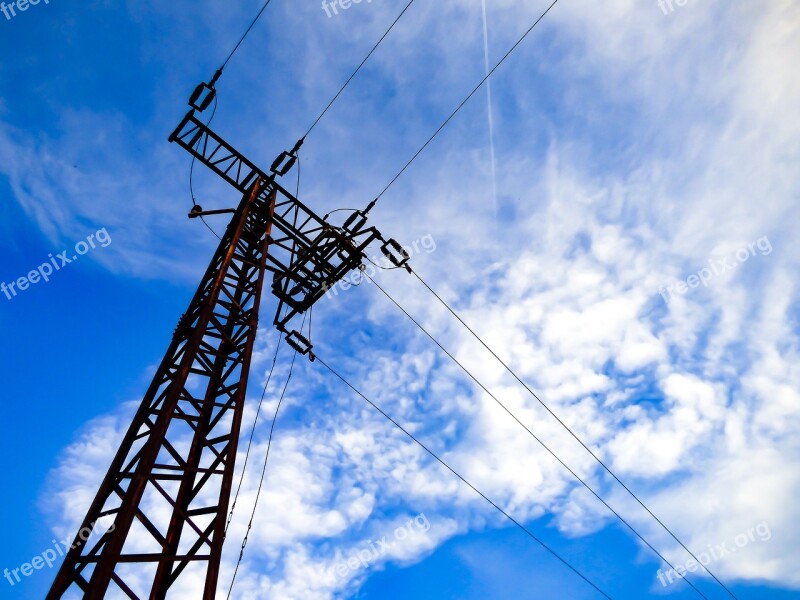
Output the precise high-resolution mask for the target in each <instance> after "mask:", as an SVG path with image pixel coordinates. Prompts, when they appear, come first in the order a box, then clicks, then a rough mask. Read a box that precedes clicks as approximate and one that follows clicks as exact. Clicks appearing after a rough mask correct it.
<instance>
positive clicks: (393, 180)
mask: <svg viewBox="0 0 800 600" xmlns="http://www.w3.org/2000/svg"><path fill="white" fill-rule="evenodd" d="M557 3H558V0H554V1H553V3H552V4H551V5H550V6H548V7H547V10H545V11H544V12H543V13H542V14H541V16H540V17H539V18H538V19H536V22H535V23H534V24H533V25H531V26H530V28H529V29H528V30H527V31H526V32H525V33H524V34H523V36H522V37H521V38H520V39H519V40H518V41H517V43H516V44H514V45H513V46H512V47H511V50H509V51H508V52H506V54H505V55H504V56H503V58H501V59H500V62H498V63H497V64H496V65H495V66H494V67H493V68H492V70H491V71H489V72H488V73H487V74H486V77H484V78H483V79H481V82H480V83H479V84H478V85H476V86H475V89H474V90H472V91H471V92H470V93H469V95H468V96H467V97H466V98H464V100H463V101H462V102H461V104H459V105H458V106H457V107H456V109H455V110H454V111H453V112H452V113H451V114H450V116H449V117H447V119H445V121H444V123H442V124H441V125H440V126H439V128H438V129H437V130H436V131H434V133H433V135H432V136H431V137H429V138H428V141H426V142H425V143H424V144H423V145H422V147H421V148H420V149H419V150H417V152H416V153H415V154H414V156H412V157H411V159H410V160H409V161H408V162H407V163H406V164H405V165H404V166H403V168H402V169H400V171H399V172H398V173H397V175H395V176H394V177H393V178H392V180H391V181H390V182H389V183H388V184H387V185H386V187H385V188H383V190H382V191H381V193H380V194H378V195H377V196H376V197H375V200H376V201H377V200H380V198H381V197H383V195H384V194H385V193H386V192H387V191H389V188H390V187H392V186H393V185H394V183H395V182H396V181H397V180H398V179H400V176H401V175H402V174H403V173H405V172H406V170H407V169H408V167H410V166H411V163H413V162H414V161H415V160H417V157H419V155H420V154H422V152H423V151H424V150H425V148H427V147H428V146H429V145H430V143H431V142H432V141H433V140H434V139H435V138H436V136H438V135H439V134H440V133H441V131H442V130H443V129H444V128H445V127H447V124H448V123H450V121H452V120H453V117H455V116H456V115H457V114H458V113H459V112H460V111H461V109H462V108H464V105H465V104H466V103H467V102H469V100H470V99H471V98H472V97H473V96H474V95H475V93H476V92H477V91H478V90H479V89H481V87H482V86H483V84H484V83H486V82H487V81H488V80H489V78H490V77H491V76H492V75H493V74H494V72H495V71H496V70H497V69H498V67H500V65H502V64H503V63H504V62H505V61H506V59H507V58H508V57H509V56H511V54H512V53H513V52H514V50H516V49H517V47H518V46H519V45H520V44H521V43H522V42H523V41H524V40H525V38H527V37H528V35H529V34H530V33H531V32H532V31H533V30H534V29H535V27H536V26H537V25H538V24H539V23H540V22H541V20H542V19H544V18H545V16H546V15H547V13H549V12H550V10H551V9H552V8H553V7H554V6H555V5H556V4H557Z"/></svg>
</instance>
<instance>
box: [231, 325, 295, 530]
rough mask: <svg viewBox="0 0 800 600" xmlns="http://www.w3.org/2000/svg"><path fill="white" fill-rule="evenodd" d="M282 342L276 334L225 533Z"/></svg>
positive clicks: (237, 498)
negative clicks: (272, 353) (270, 361)
mask: <svg viewBox="0 0 800 600" xmlns="http://www.w3.org/2000/svg"><path fill="white" fill-rule="evenodd" d="M282 341H283V336H282V335H280V334H278V342H277V343H276V344H275V354H274V355H273V357H272V366H271V367H270V368H269V375H268V376H267V381H266V383H264V391H263V392H261V399H260V400H259V401H258V409H257V410H256V417H255V419H253V428H252V429H251V430H250V439H249V440H248V441H247V452H245V455H244V466H243V467H242V474H241V476H240V477H239V485H238V486H237V487H236V493H235V494H234V496H233V504H232V505H231V512H230V514H229V515H228V522H227V523H225V533H226V535H227V533H228V527H230V524H231V521H232V520H233V513H234V511H235V510H236V502H237V501H238V500H239V492H241V490H242V483H243V482H244V475H245V471H246V470H247V461H248V460H249V459H250V448H251V447H252V446H253V436H254V435H255V433H256V426H257V425H258V418H259V416H260V415H261V407H262V405H263V404H264V397H265V396H266V395H267V388H268V387H269V382H270V380H271V379H272V374H273V373H274V372H275V363H276V362H278V351H279V350H280V349H281V342H282Z"/></svg>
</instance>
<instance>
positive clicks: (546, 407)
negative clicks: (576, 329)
mask: <svg viewBox="0 0 800 600" xmlns="http://www.w3.org/2000/svg"><path fill="white" fill-rule="evenodd" d="M412 274H413V275H414V277H416V278H417V279H418V280H419V281H420V283H422V285H424V286H425V287H426V288H428V291H430V293H431V294H433V295H434V296H435V297H436V299H437V300H439V302H440V303H441V304H442V305H443V306H444V307H445V308H446V309H447V310H448V311H450V313H451V314H452V315H453V316H454V317H455V318H456V319H458V321H459V322H460V323H461V324H462V325H463V326H464V327H465V328H466V329H467V331H469V332H470V333H471V334H472V336H473V337H474V338H475V339H476V340H478V341H479V342H480V343H481V345H482V346H483V347H484V348H486V349H487V350H488V351H489V353H490V354H491V355H492V356H494V358H495V359H496V360H497V361H498V362H499V363H500V364H501V365H502V366H503V367H504V368H505V370H506V371H508V372H509V373H510V374H511V375H512V376H513V377H514V379H516V380H517V381H518V382H519V383H520V384H521V385H522V386H523V387H524V388H525V389H526V390H527V391H528V393H529V394H530V395H531V396H532V397H533V398H534V399H536V401H537V402H538V403H539V404H541V405H542V407H544V409H545V410H546V411H547V412H548V413H550V415H551V416H552V417H553V418H554V419H555V420H556V421H558V423H559V424H560V425H561V426H562V427H563V428H564V429H566V430H567V432H568V433H569V434H570V435H571V436H572V437H573V438H575V440H576V441H577V442H578V443H579V444H580V445H581V446H583V448H584V449H585V450H586V451H587V452H588V453H589V454H590V455H591V456H592V458H594V460H595V461H596V462H597V464H599V465H600V466H601V467H602V468H603V469H604V470H605V471H606V472H607V473H608V474H609V475H611V477H613V478H614V480H615V481H616V482H617V483H619V484H620V485H621V486H622V487H623V489H624V490H625V491H626V492H628V494H629V495H630V496H631V497H632V498H633V499H634V500H636V502H637V503H639V505H640V506H641V507H642V508H644V509H645V510H646V511H647V513H648V514H649V515H650V516H651V517H653V519H655V521H656V522H657V523H658V524H659V525H660V526H661V527H662V528H663V529H664V531H666V532H667V533H669V535H670V536H671V537H672V539H674V540H675V541H676V542H677V543H678V544H680V546H681V547H682V548H683V549H684V550H686V552H688V553H689V555H690V556H691V557H692V558H693V559H694V560H695V561H697V563H698V564H701V565H702V566H703V568H704V569H705V570H706V572H707V573H708V574H709V575H711V577H713V578H714V581H716V582H717V583H718V584H719V585H720V586H722V588H723V589H724V590H725V591H726V592H727V593H728V594H730V595H731V597H733V598H736V596H735V595H734V593H733V592H732V591H731V590H729V589H728V587H727V586H726V585H725V584H724V583H722V581H720V580H719V579H718V578H717V576H716V575H714V573H712V572H711V570H710V569H709V568H708V567H707V566H706V565H703V563H702V562H701V561H700V559H699V558H697V557H696V556H695V555H694V553H693V552H692V551H691V550H689V548H687V547H686V545H685V544H684V543H683V542H682V541H681V540H680V539H678V537H677V536H676V535H675V534H674V533H673V532H672V530H671V529H670V528H669V527H667V526H666V525H665V524H664V523H663V522H662V521H661V519H659V518H658V517H657V516H656V515H655V514H654V513H653V512H652V511H651V510H650V509H649V508H648V507H647V506H646V505H645V504H644V502H642V500H640V499H639V496H637V495H636V494H635V493H634V492H633V491H632V490H631V489H630V488H629V487H628V486H627V485H625V483H623V482H622V480H620V478H619V477H617V475H616V474H615V473H614V472H613V471H612V470H611V468H610V467H609V466H608V465H606V463H605V462H603V460H602V459H601V458H600V457H599V456H597V454H595V453H594V452H593V451H592V450H591V449H590V448H589V447H588V446H587V445H586V444H585V443H584V442H583V440H581V439H580V438H579V437H578V436H577V434H575V432H573V431H572V429H570V427H569V425H567V424H566V423H565V422H564V421H563V420H562V419H561V418H560V417H559V416H558V415H557V414H556V413H555V412H554V411H553V410H552V409H551V408H550V407H549V406H548V405H547V404H546V403H545V402H544V401H543V400H542V399H541V398H539V396H538V395H537V394H536V393H535V392H534V391H533V390H532V389H531V388H530V387H529V386H528V384H526V383H525V382H524V381H523V380H522V379H521V378H520V377H519V376H518V375H517V373H516V372H515V371H513V370H512V369H511V367H509V366H508V364H507V363H506V362H505V361H503V359H501V358H500V357H499V356H498V355H497V353H496V352H495V351H494V350H492V349H491V348H490V347H489V345H488V344H486V342H484V341H483V339H482V338H481V337H480V336H479V335H478V334H477V333H476V332H475V331H474V330H473V329H472V328H471V327H470V326H469V325H467V323H466V322H465V321H464V319H462V318H461V317H460V316H459V315H458V313H456V311H455V310H454V309H453V308H452V307H451V306H450V305H449V304H448V303H447V302H446V301H445V300H444V299H443V298H442V297H441V296H440V295H439V294H437V293H436V292H435V291H434V290H433V288H432V287H431V286H429V285H428V284H427V283H426V282H425V280H423V279H422V277H421V276H420V275H419V273H417V272H416V271H412Z"/></svg>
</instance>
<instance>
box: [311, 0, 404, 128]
mask: <svg viewBox="0 0 800 600" xmlns="http://www.w3.org/2000/svg"><path fill="white" fill-rule="evenodd" d="M414 2H415V0H410V2H409V3H408V4H406V7H405V8H404V9H403V10H402V12H401V13H400V14H399V15H398V16H397V18H396V19H395V20H394V21H393V22H392V24H391V25H390V26H389V29H387V30H386V32H385V33H384V34H383V35H382V36H381V38H380V39H379V40H378V42H377V43H376V44H375V45H374V46H373V47H372V50H370V51H369V53H368V54H367V56H366V57H365V58H364V60H362V61H361V64H360V65H358V67H356V70H355V71H353V74H352V75H350V77H348V78H347V81H345V82H344V85H343V86H342V87H341V88H340V89H339V91H338V92H336V95H335V96H334V97H333V99H332V100H331V101H330V102H328V106H326V107H325V109H324V110H323V111H322V112H321V113H320V115H319V116H318V117H317V119H316V121H314V122H313V123H312V124H311V127H309V128H308V131H306V133H305V135H304V136H303V138H302V139H305V138H306V137H308V134H310V133H311V132H312V131H313V130H314V128H315V127H316V126H317V123H319V122H320V121H321V120H322V117H324V116H325V114H326V113H327V112H328V110H330V108H331V106H333V103H334V102H336V100H337V99H338V98H339V96H341V94H342V92H344V90H345V88H346V87H347V86H348V85H350V82H351V81H352V80H353V78H354V77H355V76H356V75H357V74H358V72H359V71H360V70H361V68H362V67H363V66H364V65H365V64H366V63H367V61H368V60H369V58H370V57H371V56H372V55H373V54H374V53H375V50H377V49H378V46H380V45H381V43H382V42H383V40H384V39H386V36H388V35H389V33H391V31H392V29H394V26H395V25H397V22H398V21H399V20H400V19H401V18H402V17H403V15H404V14H406V11H407V10H408V9H409V8H411V5H412V4H414Z"/></svg>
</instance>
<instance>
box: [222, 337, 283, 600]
mask: <svg viewBox="0 0 800 600" xmlns="http://www.w3.org/2000/svg"><path fill="white" fill-rule="evenodd" d="M296 359H297V350H295V351H294V354H293V355H292V363H291V365H289V375H288V377H287V378H286V383H284V385H283V391H282V392H281V395H280V398H279V399H278V406H277V407H276V408H275V415H274V416H273V418H272V427H271V428H270V430H269V441H268V442H267V453H266V455H265V456H264V466H263V467H262V469H261V479H260V481H259V483H258V491H257V492H256V500H255V502H254V503H253V512H252V513H250V521H249V522H248V524H247V531H246V532H245V534H244V539H243V540H242V549H241V550H240V551H239V559H238V560H237V561H236V568H235V569H234V571H233V577H232V578H231V586H230V588H228V599H229V600H230V597H231V593H232V592H233V584H234V583H235V582H236V575H237V574H238V573H239V567H240V566H241V564H242V559H244V550H245V548H246V547H247V542H248V540H249V539H250V530H251V529H252V528H253V521H254V520H255V517H256V509H257V508H258V501H259V499H260V498H261V490H262V489H263V487H264V478H265V477H266V474H267V462H268V461H269V451H270V449H271V448H272V437H273V435H274V433H275V423H277V421H278V412H279V411H280V410H281V405H282V404H283V399H284V397H285V396H286V389H287V388H288V387H289V382H290V381H291V380H292V373H293V371H294V363H295V360H296Z"/></svg>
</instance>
